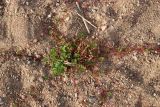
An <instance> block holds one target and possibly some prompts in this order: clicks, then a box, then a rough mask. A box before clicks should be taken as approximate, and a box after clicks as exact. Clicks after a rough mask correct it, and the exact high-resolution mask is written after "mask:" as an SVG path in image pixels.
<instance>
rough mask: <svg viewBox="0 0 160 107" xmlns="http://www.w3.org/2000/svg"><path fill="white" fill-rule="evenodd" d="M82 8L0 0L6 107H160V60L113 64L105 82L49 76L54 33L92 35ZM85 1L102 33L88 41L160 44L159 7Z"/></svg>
mask: <svg viewBox="0 0 160 107" xmlns="http://www.w3.org/2000/svg"><path fill="white" fill-rule="evenodd" d="M58 1H60V2H58ZM75 1H76V0H0V107H160V54H150V53H147V52H145V53H141V54H138V53H137V52H132V53H130V54H128V55H126V56H124V57H123V58H118V57H116V56H115V57H114V56H113V57H112V58H109V59H106V63H104V64H103V65H102V68H103V72H100V73H99V74H98V76H95V75H96V74H95V75H93V73H92V72H93V71H87V72H83V73H73V74H70V75H68V74H66V75H63V76H58V77H53V76H52V75H51V74H50V67H48V66H46V65H44V64H43V63H42V61H41V60H40V59H41V57H43V56H45V55H46V54H48V53H49V51H50V49H51V48H52V47H54V44H55V43H54V40H53V38H52V37H51V36H50V33H49V32H50V31H51V29H53V31H54V32H55V34H57V35H60V34H61V35H64V36H72V35H74V34H76V33H77V32H79V31H86V29H85V26H84V24H83V21H82V20H81V18H79V16H78V15H77V14H76V9H77V8H76V4H75ZM79 1H80V5H81V7H82V9H83V11H84V13H85V17H86V18H87V19H88V20H90V21H91V22H93V23H94V24H95V25H96V26H97V29H95V28H93V27H91V26H89V28H90V29H91V34H90V35H89V36H91V37H95V38H98V39H102V40H106V41H110V42H111V43H113V44H116V45H121V46H126V45H127V44H133V45H134V44H138V45H143V44H144V43H154V44H160V1H159V0H79ZM106 43H107V42H106ZM159 46H160V45H159ZM45 77H47V79H46V78H45Z"/></svg>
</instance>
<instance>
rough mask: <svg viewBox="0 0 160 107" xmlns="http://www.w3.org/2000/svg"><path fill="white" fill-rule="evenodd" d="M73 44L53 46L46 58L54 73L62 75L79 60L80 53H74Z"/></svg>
mask: <svg viewBox="0 0 160 107" xmlns="http://www.w3.org/2000/svg"><path fill="white" fill-rule="evenodd" d="M73 49H74V46H73V45H72V44H64V45H62V46H60V48H52V49H51V51H50V53H49V56H48V57H46V58H45V59H44V61H45V62H47V63H48V64H49V65H50V66H51V70H52V74H54V75H60V74H62V73H64V71H66V70H67V68H68V67H70V66H75V65H76V64H77V63H78V61H79V54H78V53H73Z"/></svg>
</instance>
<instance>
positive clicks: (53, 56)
mask: <svg viewBox="0 0 160 107" xmlns="http://www.w3.org/2000/svg"><path fill="white" fill-rule="evenodd" d="M56 57H57V52H56V49H55V48H52V49H51V52H50V59H51V61H52V62H54V61H56V59H57V58H56Z"/></svg>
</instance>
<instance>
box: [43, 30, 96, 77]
mask: <svg viewBox="0 0 160 107" xmlns="http://www.w3.org/2000/svg"><path fill="white" fill-rule="evenodd" d="M85 35H86V34H85V33H84V32H79V33H78V35H77V36H76V37H75V38H72V39H67V38H64V37H63V38H58V37H55V36H54V40H56V42H57V46H56V47H55V48H52V49H51V51H50V53H49V55H48V56H47V57H45V58H44V59H43V61H44V62H46V63H47V64H49V65H50V66H51V70H52V74H53V75H60V74H63V73H64V72H66V71H69V70H72V71H80V72H83V71H85V70H86V69H88V68H89V67H91V66H93V65H94V64H95V62H96V61H97V59H98V57H99V56H98V48H97V47H98V45H97V43H96V42H95V41H93V40H90V39H88V38H87V37H86V36H85Z"/></svg>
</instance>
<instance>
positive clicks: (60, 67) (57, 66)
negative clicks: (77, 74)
mask: <svg viewBox="0 0 160 107" xmlns="http://www.w3.org/2000/svg"><path fill="white" fill-rule="evenodd" d="M64 70H65V65H64V62H63V61H61V60H59V61H56V62H55V63H54V64H53V66H52V71H53V74H54V75H60V74H62V73H64Z"/></svg>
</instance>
